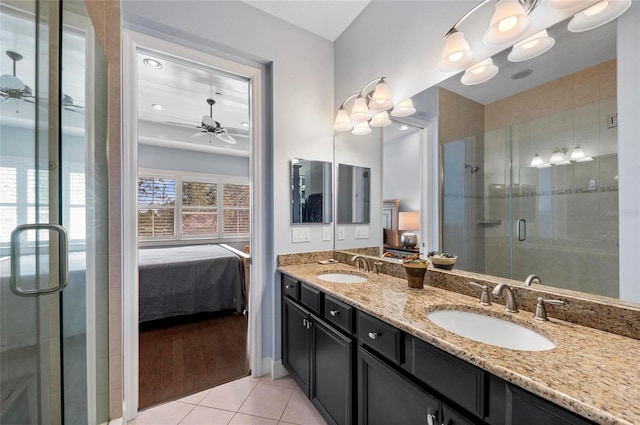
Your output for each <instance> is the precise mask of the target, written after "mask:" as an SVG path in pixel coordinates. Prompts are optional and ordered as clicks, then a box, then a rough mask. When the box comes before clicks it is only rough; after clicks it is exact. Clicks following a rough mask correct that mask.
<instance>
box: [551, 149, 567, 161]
mask: <svg viewBox="0 0 640 425" xmlns="http://www.w3.org/2000/svg"><path fill="white" fill-rule="evenodd" d="M562 161H564V155H563V153H562V151H561V150H560V149H556V150H555V151H553V153H552V154H551V158H549V162H550V163H552V164H558V163H559V162H562Z"/></svg>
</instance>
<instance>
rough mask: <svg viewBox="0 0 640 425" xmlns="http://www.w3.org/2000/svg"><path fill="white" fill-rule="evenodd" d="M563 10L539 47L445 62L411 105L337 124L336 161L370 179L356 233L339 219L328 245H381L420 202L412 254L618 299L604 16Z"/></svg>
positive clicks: (611, 39)
mask: <svg viewBox="0 0 640 425" xmlns="http://www.w3.org/2000/svg"><path fill="white" fill-rule="evenodd" d="M545 7H547V6H546V4H545ZM568 22H569V19H568V20H566V21H563V22H560V23H557V24H555V25H553V26H551V27H549V28H547V30H546V34H547V35H548V37H550V38H553V40H554V42H553V46H552V48H551V49H550V50H548V51H546V52H545V53H544V54H541V55H540V56H537V57H535V58H532V59H529V60H525V61H515V60H516V59H519V58H518V56H517V55H515V56H514V54H513V53H512V48H511V47H509V48H508V49H507V50H504V51H502V52H500V53H498V54H496V55H494V56H493V57H492V63H493V65H495V66H497V68H498V72H497V74H496V75H494V76H493V78H490V79H488V80H487V81H485V82H482V83H479V84H475V83H476V81H471V80H470V79H469V77H468V73H467V77H464V76H463V74H462V73H461V74H458V75H454V76H452V77H450V78H449V79H447V80H445V81H443V82H442V83H441V84H439V85H438V86H437V87H431V88H429V89H427V90H425V91H423V92H421V93H418V94H417V95H415V96H413V97H412V100H413V103H414V106H415V108H416V112H415V114H413V115H411V116H408V117H405V118H395V119H393V121H392V122H391V125H388V126H385V127H384V128H373V129H372V130H373V131H372V132H371V133H370V134H368V135H366V136H356V135H353V134H351V132H348V131H347V132H342V133H338V134H336V136H335V139H334V147H335V153H334V155H335V162H336V163H340V162H342V163H354V162H355V160H354V158H359V159H360V160H361V161H366V162H367V164H368V165H369V166H370V167H371V174H372V177H373V178H372V180H371V220H370V224H369V238H368V239H365V240H362V239H355V238H354V237H351V238H349V237H348V236H349V235H348V234H347V235H346V236H345V237H344V238H343V239H341V238H340V237H339V236H341V235H339V234H338V233H339V232H338V227H340V225H338V226H337V228H336V237H335V239H334V240H335V245H334V246H335V249H336V250H344V251H349V252H362V249H363V248H373V249H374V250H375V249H376V248H377V252H378V253H379V255H381V254H383V252H384V251H385V247H384V245H385V244H388V241H389V240H391V241H393V242H392V243H393V244H397V241H398V238H399V234H401V233H402V232H401V231H399V230H398V229H397V228H396V227H394V226H395V225H396V223H397V218H396V216H395V214H396V213H397V212H402V211H419V212H420V223H421V227H420V230H418V239H419V242H418V247H419V248H420V251H421V252H422V255H425V253H426V252H428V251H431V250H439V251H443V252H452V253H455V254H457V255H458V263H457V264H456V269H457V270H463V271H470V272H477V273H482V274H486V275H490V276H497V277H502V278H510V279H515V280H519V281H523V280H524V279H525V278H526V277H527V276H528V275H530V274H532V273H535V274H537V275H538V276H540V277H541V278H542V283H543V285H547V286H550V287H556V288H565V289H571V290H575V291H578V292H582V293H588V294H594V295H601V296H607V297H612V298H619V297H620V282H619V252H618V232H619V225H618V195H619V193H618V175H619V173H618V144H617V110H618V107H617V96H616V94H617V83H616V36H617V24H616V21H615V20H613V21H611V22H609V23H607V24H605V25H603V26H600V27H598V28H595V29H591V30H589V31H581V32H572V31H570V30H569V29H568ZM509 56H511V59H510V58H509ZM520 59H521V58H520ZM486 68H487V69H489V71H491V70H492V68H491V66H488V67H486ZM461 77H462V78H461ZM461 80H465V81H464V82H462V81H461ZM480 80H481V79H480ZM470 82H471V83H474V84H470ZM400 128H403V130H402V131H401V130H400ZM376 175H379V177H378V178H377V179H376V178H375V177H376ZM429 176H431V181H432V182H433V183H432V185H431V187H428V185H429ZM429 193H430V194H429ZM436 199H437V203H435V201H434V200H436ZM337 208H338V209H339V208H340V200H339V199H338V200H337ZM394 208H395V210H394ZM384 229H386V230H384ZM431 229H434V230H433V231H431ZM435 229H437V231H436V230H435ZM343 233H344V231H343ZM347 233H348V231H347ZM353 233H354V232H352V235H351V236H353ZM436 233H437V234H436ZM342 236H344V235H342ZM390 238H391V239H390ZM387 250H389V247H387ZM385 261H393V260H389V259H385ZM396 261H397V260H396ZM636 292H637V291H636Z"/></svg>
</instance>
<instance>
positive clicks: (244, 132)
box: [224, 127, 249, 137]
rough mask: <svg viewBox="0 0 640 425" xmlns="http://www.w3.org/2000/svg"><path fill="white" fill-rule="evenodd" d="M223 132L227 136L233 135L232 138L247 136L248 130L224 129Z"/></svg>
mask: <svg viewBox="0 0 640 425" xmlns="http://www.w3.org/2000/svg"><path fill="white" fill-rule="evenodd" d="M224 131H226V132H227V133H229V134H233V135H234V136H245V137H247V136H249V130H247V129H246V128H237V127H225V128H224Z"/></svg>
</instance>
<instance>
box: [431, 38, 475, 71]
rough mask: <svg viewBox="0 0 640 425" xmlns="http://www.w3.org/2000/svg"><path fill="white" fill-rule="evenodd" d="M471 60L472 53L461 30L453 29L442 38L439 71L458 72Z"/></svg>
mask: <svg viewBox="0 0 640 425" xmlns="http://www.w3.org/2000/svg"><path fill="white" fill-rule="evenodd" d="M471 62H473V53H472V52H471V48H470V47H469V43H467V40H466V39H465V38H464V33H463V32H462V31H458V30H455V31H454V32H453V33H451V34H449V35H448V36H446V38H445V39H444V48H443V49H442V56H441V57H440V62H439V63H438V69H439V70H440V71H441V72H458V71H462V70H463V69H465V68H466V67H468V66H469V65H470V64H471Z"/></svg>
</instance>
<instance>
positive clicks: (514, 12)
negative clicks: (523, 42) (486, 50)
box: [483, 0, 531, 46]
mask: <svg viewBox="0 0 640 425" xmlns="http://www.w3.org/2000/svg"><path fill="white" fill-rule="evenodd" d="M530 25H531V21H530V20H529V17H528V16H527V15H526V13H525V11H524V7H523V6H522V5H521V4H520V2H519V1H518V0H499V1H498V3H496V11H495V12H494V13H493V17H492V18H491V23H490V24H489V29H488V30H487V31H486V32H485V33H484V37H483V40H484V42H485V44H488V45H490V46H501V45H504V44H509V43H512V42H514V41H515V40H517V39H518V38H519V37H521V36H522V35H524V33H525V32H527V30H528V29H529V26H530Z"/></svg>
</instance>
